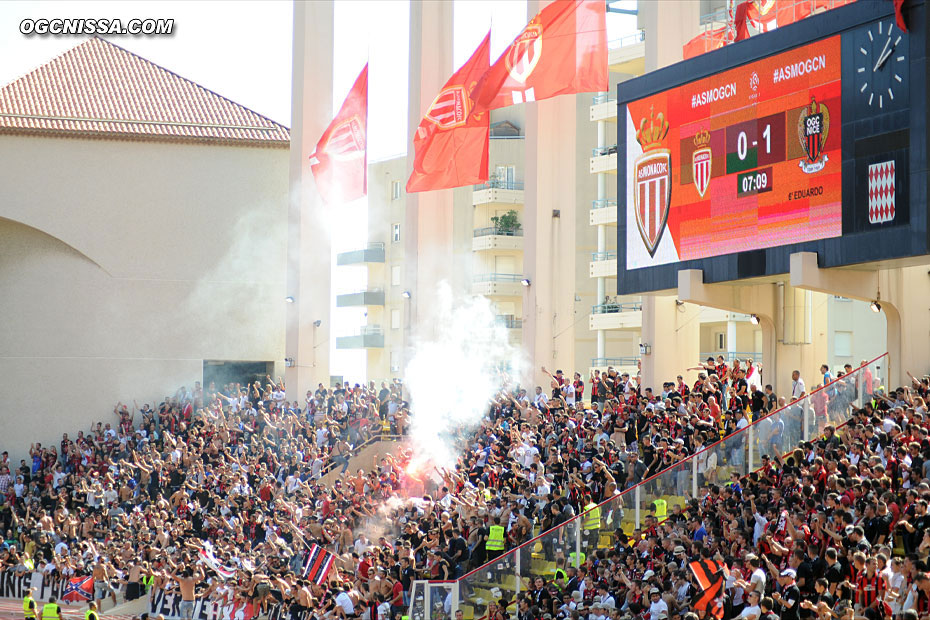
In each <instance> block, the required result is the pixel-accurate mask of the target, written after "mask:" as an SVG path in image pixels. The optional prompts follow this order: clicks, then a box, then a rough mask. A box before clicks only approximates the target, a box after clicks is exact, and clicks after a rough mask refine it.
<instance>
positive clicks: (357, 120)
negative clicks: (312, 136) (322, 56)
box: [310, 64, 368, 204]
mask: <svg viewBox="0 0 930 620" xmlns="http://www.w3.org/2000/svg"><path fill="white" fill-rule="evenodd" d="M367 134H368V65H367V64H366V65H365V68H364V69H362V72H361V73H360V74H359V75H358V78H356V80H355V83H354V84H353V85H352V89H351V90H349V94H348V95H347V96H346V100H345V102H343V104H342V107H341V108H340V109H339V113H338V114H336V116H335V118H333V122H332V123H330V124H329V127H327V128H326V131H324V132H323V135H322V136H321V137H320V141H319V142H317V145H316V150H315V151H314V152H313V154H312V155H310V168H311V170H313V177H314V179H316V186H317V189H318V190H319V192H320V195H321V196H322V197H323V200H324V202H326V203H327V204H339V203H346V202H351V201H353V200H356V199H358V198H361V197H362V196H365V195H366V194H367V193H368V135H367Z"/></svg>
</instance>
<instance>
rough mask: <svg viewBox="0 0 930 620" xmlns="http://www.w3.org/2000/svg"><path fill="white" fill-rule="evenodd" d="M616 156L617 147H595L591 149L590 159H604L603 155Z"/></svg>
mask: <svg viewBox="0 0 930 620" xmlns="http://www.w3.org/2000/svg"><path fill="white" fill-rule="evenodd" d="M616 154H617V145H616V144H611V145H609V146H596V147H594V148H593V149H591V157H604V156H605V155H616Z"/></svg>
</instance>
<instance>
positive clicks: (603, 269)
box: [589, 252, 617, 278]
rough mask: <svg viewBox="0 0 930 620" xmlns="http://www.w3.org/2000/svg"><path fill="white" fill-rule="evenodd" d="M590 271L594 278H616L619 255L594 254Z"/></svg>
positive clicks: (611, 253)
mask: <svg viewBox="0 0 930 620" xmlns="http://www.w3.org/2000/svg"><path fill="white" fill-rule="evenodd" d="M589 269H590V275H591V277H592V278H616V277H617V253H616V252H592V253H591V263H590V265H589Z"/></svg>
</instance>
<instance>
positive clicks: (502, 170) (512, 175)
mask: <svg viewBox="0 0 930 620" xmlns="http://www.w3.org/2000/svg"><path fill="white" fill-rule="evenodd" d="M494 178H495V179H496V180H497V182H498V183H499V184H500V185H499V187H501V188H502V189H514V183H515V182H516V179H517V167H516V166H497V168H495V170H494Z"/></svg>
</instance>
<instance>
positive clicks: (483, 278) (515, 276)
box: [472, 273, 524, 282]
mask: <svg viewBox="0 0 930 620" xmlns="http://www.w3.org/2000/svg"><path fill="white" fill-rule="evenodd" d="M523 277H524V276H523V275H521V274H519V273H479V274H477V275H475V276H474V277H472V282H519V281H521V280H522V279H523Z"/></svg>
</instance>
